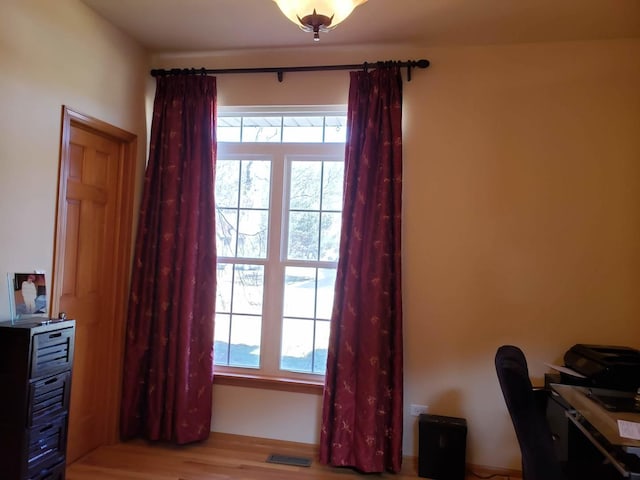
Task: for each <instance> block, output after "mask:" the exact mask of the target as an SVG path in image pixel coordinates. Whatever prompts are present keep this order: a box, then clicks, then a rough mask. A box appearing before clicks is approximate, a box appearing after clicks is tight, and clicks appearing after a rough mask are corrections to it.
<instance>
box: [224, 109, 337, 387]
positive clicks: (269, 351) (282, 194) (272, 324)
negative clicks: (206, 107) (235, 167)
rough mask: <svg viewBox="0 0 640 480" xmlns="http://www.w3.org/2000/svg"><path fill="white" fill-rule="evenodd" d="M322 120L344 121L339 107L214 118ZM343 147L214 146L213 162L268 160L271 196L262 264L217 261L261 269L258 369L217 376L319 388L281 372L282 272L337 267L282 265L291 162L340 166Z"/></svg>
mask: <svg viewBox="0 0 640 480" xmlns="http://www.w3.org/2000/svg"><path fill="white" fill-rule="evenodd" d="M269 114H272V115H281V116H291V115H295V116H321V115H346V106H339V107H334V106H331V107H259V108H256V107H238V108H224V107H220V108H219V109H218V116H256V117H259V116H268V115H269ZM344 153H345V144H344V143H284V142H283V143H275V142H264V143H258V142H244V143H243V142H219V143H218V152H217V159H218V160H270V161H271V190H270V198H269V235H268V244H267V257H266V259H245V258H238V257H222V256H219V257H218V261H219V262H221V263H253V264H259V265H264V267H265V270H264V273H265V275H264V292H263V316H262V328H261V345H260V368H251V367H234V366H224V365H215V366H214V369H215V372H216V373H217V374H223V375H225V374H229V375H232V376H237V377H250V378H254V377H265V378H270V379H281V380H283V381H301V382H310V383H318V382H323V381H324V375H323V374H318V373H303V372H294V371H288V370H281V369H280V351H281V338H282V319H283V304H284V277H285V267H286V266H302V267H315V268H336V267H337V262H322V261H313V262H308V261H302V260H287V241H288V225H286V213H287V209H288V204H287V202H288V198H289V193H290V192H289V190H288V188H289V186H290V182H289V179H290V171H291V162H292V161H296V160H307V159H309V160H314V161H321V160H322V161H342V162H343V161H344Z"/></svg>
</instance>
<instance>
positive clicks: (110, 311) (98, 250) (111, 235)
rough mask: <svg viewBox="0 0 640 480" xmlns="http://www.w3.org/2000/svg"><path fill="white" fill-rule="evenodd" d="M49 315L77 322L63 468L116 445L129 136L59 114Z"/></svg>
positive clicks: (132, 142)
mask: <svg viewBox="0 0 640 480" xmlns="http://www.w3.org/2000/svg"><path fill="white" fill-rule="evenodd" d="M62 123H63V125H62V142H61V155H60V177H59V184H58V209H57V217H56V238H55V254H54V274H53V282H52V292H53V293H52V313H54V312H55V314H58V313H59V312H65V313H66V314H67V316H68V318H74V319H75V320H76V341H75V354H74V364H73V374H72V383H71V404H70V410H69V428H68V443H67V462H68V463H71V462H73V461H74V460H76V459H78V458H80V457H81V456H83V455H84V454H86V453H88V452H90V451H91V450H93V449H95V448H97V447H99V446H101V445H106V444H110V443H114V442H116V441H117V440H118V415H119V402H120V391H121V378H122V357H123V354H122V352H123V345H124V317H125V311H126V300H127V288H128V284H129V283H128V279H129V270H130V269H129V264H130V258H131V223H132V199H133V188H134V183H133V179H134V176H135V155H136V137H135V135H133V134H131V133H128V132H125V131H123V130H120V129H119V128H116V127H114V126H111V125H108V124H106V123H104V122H101V121H99V120H96V119H93V118H90V117H87V116H84V115H81V114H79V113H76V112H73V111H71V110H69V109H67V108H64V109H63V120H62Z"/></svg>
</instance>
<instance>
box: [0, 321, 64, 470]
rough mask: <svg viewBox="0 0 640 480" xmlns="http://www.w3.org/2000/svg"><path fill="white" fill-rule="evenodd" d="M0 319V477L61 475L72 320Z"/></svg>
mask: <svg viewBox="0 0 640 480" xmlns="http://www.w3.org/2000/svg"><path fill="white" fill-rule="evenodd" d="M40 320H41V319H37V321H29V320H24V321H22V322H18V323H16V324H15V325H12V324H11V323H0V480H64V478H65V451H66V443H67V421H68V413H69V396H70V390H71V367H72V364H73V344H74V336H75V320H64V321H51V322H50V323H49V322H47V321H44V322H41V321H40Z"/></svg>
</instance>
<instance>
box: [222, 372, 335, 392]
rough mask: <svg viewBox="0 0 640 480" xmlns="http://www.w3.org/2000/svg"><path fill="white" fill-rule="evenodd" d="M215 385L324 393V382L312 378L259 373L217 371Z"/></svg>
mask: <svg viewBox="0 0 640 480" xmlns="http://www.w3.org/2000/svg"><path fill="white" fill-rule="evenodd" d="M213 384H214V385H230V386H233V387H245V388H261V389H263V390H278V391H281V392H294V393H307V394H312V395H322V392H323V390H324V382H322V383H320V382H313V381H310V380H292V379H290V378H278V377H263V376H259V375H245V374H243V375H237V374H232V373H216V374H214V376H213Z"/></svg>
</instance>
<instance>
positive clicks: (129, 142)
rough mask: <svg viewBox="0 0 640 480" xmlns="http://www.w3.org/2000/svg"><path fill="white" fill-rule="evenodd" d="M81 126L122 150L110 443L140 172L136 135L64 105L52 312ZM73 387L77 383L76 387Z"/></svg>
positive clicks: (115, 431)
mask: <svg viewBox="0 0 640 480" xmlns="http://www.w3.org/2000/svg"><path fill="white" fill-rule="evenodd" d="M72 127H77V128H81V129H84V130H87V131H90V132H92V133H95V134H98V135H101V136H105V137H108V138H110V139H111V140H115V141H116V142H118V143H119V144H120V149H119V153H118V185H117V195H116V198H115V202H116V204H115V211H116V217H117V218H118V220H119V221H118V222H117V225H116V228H117V230H118V231H117V232H116V234H115V238H116V242H115V245H114V256H115V262H114V266H113V268H114V278H115V279H117V282H116V283H117V285H114V288H113V290H112V291H113V292H114V293H113V297H112V298H111V299H110V300H109V301H111V302H113V305H114V308H113V311H114V318H113V322H112V323H111V325H110V331H109V339H108V341H109V344H108V345H107V348H106V351H107V352H108V356H109V358H108V359H107V364H108V365H113V368H112V369H110V370H109V371H107V372H102V373H103V374H104V380H105V382H106V383H107V385H109V386H110V388H109V393H108V395H107V398H106V399H105V405H106V409H107V411H106V415H107V439H108V440H109V441H110V442H111V443H116V442H117V441H118V440H119V430H120V429H119V418H120V397H121V391H122V373H123V359H124V338H125V337H124V336H125V326H126V325H125V320H126V309H127V300H128V293H129V283H130V272H131V258H132V252H133V241H132V232H133V201H134V191H135V177H136V159H137V135H135V134H133V133H130V132H127V131H125V130H123V129H121V128H118V127H116V126H114V125H111V124H109V123H106V122H104V121H102V120H98V119H96V118H93V117H91V116H89V115H85V114H82V113H79V112H77V111H75V110H72V109H70V108H69V107H67V106H65V105H63V106H62V130H61V138H60V160H59V167H58V196H57V203H56V219H55V225H56V226H55V238H54V244H53V252H54V254H53V275H52V281H51V302H50V304H51V307H50V310H49V316H50V317H51V318H56V317H57V316H58V314H59V307H60V297H61V295H62V286H63V281H62V275H63V265H64V255H65V243H64V231H65V226H66V223H67V211H66V207H65V205H66V199H65V195H66V190H67V176H68V174H69V164H70V145H69V141H70V133H71V128H72ZM72 388H73V387H72Z"/></svg>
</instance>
